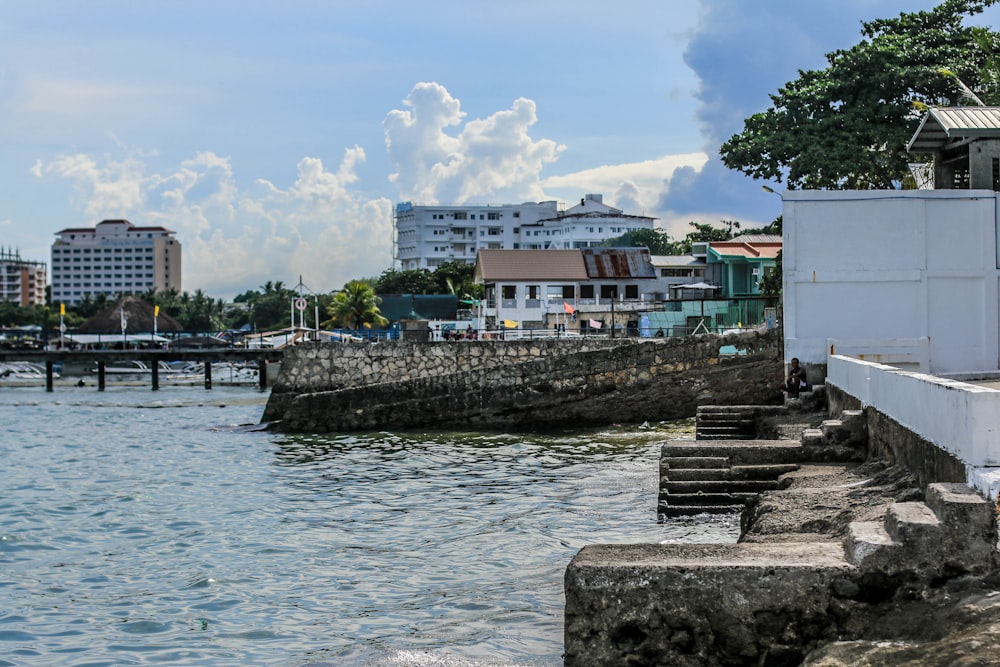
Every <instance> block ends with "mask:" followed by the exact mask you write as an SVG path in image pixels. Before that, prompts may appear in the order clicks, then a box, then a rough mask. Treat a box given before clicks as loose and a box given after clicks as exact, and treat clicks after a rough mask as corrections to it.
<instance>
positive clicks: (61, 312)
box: [59, 303, 66, 315]
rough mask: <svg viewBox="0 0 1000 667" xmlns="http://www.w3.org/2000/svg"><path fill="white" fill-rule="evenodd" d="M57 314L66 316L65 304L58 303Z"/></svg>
mask: <svg viewBox="0 0 1000 667" xmlns="http://www.w3.org/2000/svg"><path fill="white" fill-rule="evenodd" d="M59 314H60V315H65V314H66V304H65V303H60V304H59Z"/></svg>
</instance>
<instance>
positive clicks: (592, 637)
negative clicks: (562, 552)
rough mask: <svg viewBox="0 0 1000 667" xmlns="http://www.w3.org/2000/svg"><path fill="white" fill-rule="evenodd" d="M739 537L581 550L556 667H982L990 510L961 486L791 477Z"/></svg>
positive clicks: (994, 647)
mask: <svg viewBox="0 0 1000 667" xmlns="http://www.w3.org/2000/svg"><path fill="white" fill-rule="evenodd" d="M742 523H743V525H742V528H743V534H742V537H741V539H740V541H739V543H737V544H721V545H720V544H716V545H669V544H664V545H596V546H592V547H585V548H584V549H583V550H581V552H580V553H579V554H578V555H577V556H576V557H575V558H574V559H573V562H572V563H571V564H570V566H569V568H568V569H567V572H566V654H565V664H566V665H572V666H579V665H645V664H670V665H681V666H684V665H757V666H761V665H778V666H785V665H789V666H790V665H810V666H813V667H815V666H819V665H822V666H824V667H832V666H835V665H918V664H919V665H945V664H947V665H981V664H996V656H997V655H1000V595H997V593H998V592H1000V573H998V571H997V557H996V555H997V550H996V542H997V533H996V527H995V526H996V523H995V508H994V507H993V506H992V504H991V503H988V502H986V501H985V500H983V499H982V498H981V497H980V496H978V495H976V494H974V493H972V492H971V491H970V490H969V489H968V488H966V487H965V486H964V485H961V484H931V485H929V486H928V487H927V488H926V490H921V489H920V488H919V487H918V486H917V485H916V484H915V483H914V481H913V479H912V478H911V477H910V475H909V474H908V473H907V472H906V470H905V469H903V468H899V467H890V466H886V465H885V464H883V463H878V462H869V463H864V464H860V465H858V464H836V465H802V466H801V467H800V469H799V470H797V471H795V472H792V473H788V474H787V475H786V476H785V477H784V478H783V479H782V489H781V490H777V491H768V492H766V493H763V494H761V496H760V497H759V498H757V499H755V500H753V501H751V502H750V503H749V505H748V506H747V508H746V509H745V510H744V514H743V520H742Z"/></svg>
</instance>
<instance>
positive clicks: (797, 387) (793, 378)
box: [782, 357, 808, 398]
mask: <svg viewBox="0 0 1000 667" xmlns="http://www.w3.org/2000/svg"><path fill="white" fill-rule="evenodd" d="M807 386H808V385H807V384H806V369H804V368H802V366H800V365H799V358H798V357H792V365H791V368H789V369H788V379H786V380H785V386H784V387H782V388H783V389H784V390H785V391H787V392H788V396H789V397H791V398H796V397H798V395H799V392H800V391H804V390H805V389H806V387H807Z"/></svg>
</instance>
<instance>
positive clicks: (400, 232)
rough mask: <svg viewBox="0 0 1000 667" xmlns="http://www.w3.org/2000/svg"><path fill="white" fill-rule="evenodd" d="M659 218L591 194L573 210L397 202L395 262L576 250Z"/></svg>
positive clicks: (426, 265) (418, 264) (550, 204)
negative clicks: (482, 253) (629, 210)
mask: <svg viewBox="0 0 1000 667" xmlns="http://www.w3.org/2000/svg"><path fill="white" fill-rule="evenodd" d="M655 222H656V218H651V217H647V216H642V215H629V214H626V213H624V212H622V211H621V210H620V209H617V208H614V207H613V206H608V205H607V204H605V203H604V197H603V196H602V195H597V194H590V195H587V196H585V197H584V198H583V199H581V200H580V203H579V204H577V205H575V206H572V207H570V208H565V209H563V208H560V207H559V205H558V204H557V203H556V202H554V201H546V202H537V203H535V202H527V203H524V204H486V205H476V204H464V205H433V206H418V205H414V204H412V203H410V202H404V203H401V204H397V206H396V211H395V215H394V217H393V228H394V229H393V231H394V238H393V242H394V253H393V254H394V261H395V265H396V266H397V267H398V268H399V269H401V270H404V271H405V270H413V269H430V270H432V271H433V270H434V269H436V268H437V267H438V266H440V265H441V264H444V263H445V262H453V261H458V262H465V263H467V264H475V262H476V254H477V253H478V252H479V251H480V250H572V249H581V248H593V247H597V246H600V245H601V244H602V243H604V242H605V241H607V240H608V239H611V238H614V237H617V236H621V235H623V234H625V233H628V232H633V231H638V230H640V229H653V226H654V224H655Z"/></svg>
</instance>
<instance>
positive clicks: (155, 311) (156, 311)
mask: <svg viewBox="0 0 1000 667" xmlns="http://www.w3.org/2000/svg"><path fill="white" fill-rule="evenodd" d="M159 316H160V307H159V306H153V317H159Z"/></svg>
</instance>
